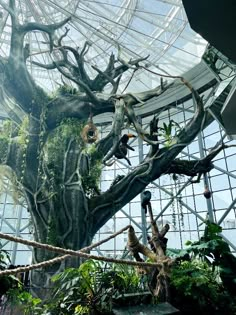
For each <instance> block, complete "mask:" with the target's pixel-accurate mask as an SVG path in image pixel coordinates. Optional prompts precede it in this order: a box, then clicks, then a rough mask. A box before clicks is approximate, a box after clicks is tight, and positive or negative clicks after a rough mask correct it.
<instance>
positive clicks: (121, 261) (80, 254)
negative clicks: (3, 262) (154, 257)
mask: <svg viewBox="0 0 236 315" xmlns="http://www.w3.org/2000/svg"><path fill="white" fill-rule="evenodd" d="M129 227H130V225H128V226H126V227H124V228H123V229H121V230H120V231H118V232H116V233H114V234H113V235H111V236H109V237H107V238H106V239H104V240H101V241H99V242H97V243H94V244H92V245H90V246H87V247H84V248H83V249H81V250H80V251H74V250H71V249H63V248H60V247H56V246H52V245H48V244H42V243H38V242H35V241H30V240H23V239H21V238H19V237H15V236H11V235H8V234H4V233H0V238H3V239H7V240H9V241H13V242H18V243H21V244H24V245H29V246H33V247H37V248H42V249H46V250H49V251H53V252H56V253H59V254H66V255H64V256H61V257H56V258H53V259H50V260H48V261H44V262H41V263H37V264H33V265H30V266H26V267H19V268H15V269H8V270H3V271H0V276H3V275H12V274H17V273H19V272H26V271H30V270H33V269H39V268H43V267H48V266H50V265H52V264H55V263H58V262H61V261H62V260H64V259H66V258H69V257H71V256H78V257H83V258H86V259H94V260H99V261H105V262H111V263H119V264H125V265H133V266H144V267H157V266H160V265H161V266H162V264H163V261H162V260H160V261H159V262H158V261H157V262H156V263H145V262H136V261H130V260H126V259H116V258H108V257H102V256H97V255H91V254H86V253H85V252H86V251H89V250H91V249H93V248H95V247H97V246H99V245H101V244H103V243H105V242H107V241H109V240H110V239H112V238H114V237H116V236H117V235H119V234H121V233H123V232H124V231H125V230H127V229H128V228H129Z"/></svg>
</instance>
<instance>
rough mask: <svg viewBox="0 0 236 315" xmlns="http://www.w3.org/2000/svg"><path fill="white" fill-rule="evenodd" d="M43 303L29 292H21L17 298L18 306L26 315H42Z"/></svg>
mask: <svg viewBox="0 0 236 315" xmlns="http://www.w3.org/2000/svg"><path fill="white" fill-rule="evenodd" d="M41 303H42V301H41V300H40V299H39V298H34V297H33V296H32V295H31V294H30V293H29V292H26V291H23V292H20V293H19V295H18V296H17V301H16V305H18V306H20V308H22V309H23V311H24V315H41V314H42V304H41Z"/></svg>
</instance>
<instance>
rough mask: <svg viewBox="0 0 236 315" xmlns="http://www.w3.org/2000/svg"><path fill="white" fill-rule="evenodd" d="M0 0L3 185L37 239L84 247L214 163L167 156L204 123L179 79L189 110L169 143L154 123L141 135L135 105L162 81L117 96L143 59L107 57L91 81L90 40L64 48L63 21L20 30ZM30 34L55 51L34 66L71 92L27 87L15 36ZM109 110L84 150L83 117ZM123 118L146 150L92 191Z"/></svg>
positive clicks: (38, 278)
mask: <svg viewBox="0 0 236 315" xmlns="http://www.w3.org/2000/svg"><path fill="white" fill-rule="evenodd" d="M0 4H1V5H2V7H3V8H4V9H5V10H7V12H8V13H9V15H10V17H11V24H12V25H11V28H12V32H11V47H10V52H9V56H8V57H7V58H1V59H0V73H1V88H0V92H1V93H0V97H1V104H2V106H3V107H4V108H5V109H6V111H7V113H8V115H9V119H10V120H11V121H12V122H13V123H12V124H11V126H10V127H9V126H8V128H7V129H6V130H5V131H4V132H5V133H7V140H6V137H4V134H2V136H1V147H0V149H1V152H0V154H1V156H0V162H1V164H2V165H3V166H2V169H1V170H2V172H3V173H4V174H5V175H7V176H8V178H10V179H11V181H12V183H13V185H14V187H15V189H17V190H18V191H21V192H23V194H24V197H25V200H26V203H27V206H28V210H29V212H30V214H31V217H32V222H33V226H34V238H35V240H36V241H38V242H41V243H51V244H54V245H57V246H60V247H63V248H71V249H74V250H78V249H80V248H82V247H84V246H86V245H88V244H89V243H90V242H91V240H92V239H93V237H94V235H95V234H96V232H97V231H98V230H99V229H100V228H101V227H102V226H103V225H104V224H105V223H106V222H107V221H108V220H109V219H110V218H111V217H112V216H113V215H114V214H115V213H116V212H117V211H118V210H119V209H121V208H122V207H123V206H124V205H125V204H127V203H128V202H129V201H131V200H132V199H133V198H134V197H135V196H137V195H138V194H140V193H141V192H142V191H143V190H144V189H145V187H146V186H147V185H148V184H149V183H150V182H152V181H154V180H155V179H157V178H159V177H160V176H161V175H163V174H166V173H176V174H186V175H188V176H195V175H197V174H198V173H200V174H202V173H205V172H207V171H209V170H210V169H211V168H212V167H213V166H212V163H211V160H212V158H213V157H214V155H215V154H216V153H217V152H218V151H217V150H218V148H217V150H215V151H213V152H212V153H211V156H210V157H208V160H207V159H203V160H201V161H200V162H194V161H187V160H180V159H176V157H177V156H178V154H179V153H180V152H181V151H182V150H183V148H184V147H186V146H187V145H188V144H189V143H191V142H192V141H193V140H194V138H195V137H196V136H197V134H198V133H199V131H200V130H201V127H202V121H203V118H204V107H203V103H202V99H201V98H200V96H199V94H198V92H197V91H196V90H195V89H194V88H192V87H191V86H190V85H189V84H188V83H186V82H183V84H187V86H188V88H189V89H190V90H191V93H192V97H193V100H194V102H195V104H196V106H195V108H196V110H195V114H194V115H193V117H192V119H191V120H190V121H189V122H188V123H187V124H186V126H184V127H183V128H182V129H180V130H178V132H177V133H176V134H175V136H174V137H172V138H170V137H169V138H168V139H165V137H163V138H161V139H160V140H158V130H159V129H158V119H156V118H155V119H153V120H152V122H151V125H150V132H147V131H144V130H143V129H142V127H141V126H140V124H139V122H138V119H137V118H136V115H135V108H136V106H140V103H141V104H142V103H145V102H146V101H148V100H149V99H151V98H153V97H157V96H158V95H160V94H162V93H163V92H165V91H166V90H167V89H168V88H170V86H171V84H161V86H159V87H157V88H155V89H152V90H148V91H144V92H140V93H127V94H121V95H119V94H117V90H118V87H119V82H120V78H121V76H122V74H123V73H124V72H126V71H127V70H129V69H133V70H134V71H136V70H137V69H139V68H140V67H142V62H143V61H144V60H145V58H143V59H137V60H130V61H129V62H125V61H123V60H122V59H121V58H118V60H117V59H116V58H115V56H114V55H111V56H110V59H109V60H108V65H107V68H106V69H105V70H101V69H98V68H97V67H95V66H94V67H93V69H94V71H95V72H96V73H97V74H96V76H95V77H94V78H91V77H89V75H88V73H87V71H86V66H85V63H86V61H85V55H86V53H87V51H88V49H89V47H90V44H89V43H87V42H86V43H85V44H84V46H83V48H82V49H80V50H79V49H77V48H73V47H69V46H66V45H63V39H64V37H65V36H66V35H67V33H68V29H66V31H65V33H64V34H63V36H61V37H60V38H58V39H57V40H55V38H56V37H55V32H56V31H57V30H58V29H59V28H62V27H63V26H64V25H66V23H67V22H68V21H69V18H68V19H66V20H64V21H62V22H60V23H57V24H52V25H41V24H39V23H32V22H29V23H26V24H20V23H19V21H18V17H17V15H16V14H15V12H16V11H15V1H14V0H10V1H9V6H6V5H5V4H4V3H2V2H0ZM32 31H40V32H43V33H44V34H46V35H47V36H48V46H49V49H50V51H51V53H52V60H53V51H54V50H55V49H56V50H57V51H58V52H59V54H60V59H58V58H57V59H55V60H54V61H53V62H52V63H51V64H39V63H37V62H34V63H35V64H36V65H37V66H41V67H43V68H45V69H47V70H51V69H55V70H57V71H59V72H60V73H61V75H62V76H63V77H64V78H66V79H65V80H66V81H67V82H68V80H69V81H70V82H71V83H72V85H73V86H74V88H69V87H68V86H67V85H66V84H65V85H63V86H61V87H60V88H59V89H58V91H57V93H54V94H51V95H48V94H47V93H46V92H45V91H44V90H43V89H42V88H41V87H40V86H38V85H37V84H36V83H35V81H34V79H33V78H32V76H31V74H30V73H29V71H28V68H27V65H26V61H27V58H28V57H29V54H30V47H29V45H28V44H25V40H24V39H25V36H26V34H27V33H29V32H32ZM118 55H119V54H118ZM65 80H62V82H65ZM107 86H111V91H110V94H108V93H107V92H106V93H104V92H103V91H104V88H105V87H107ZM106 91H107V90H106ZM156 101H157V102H158V98H156ZM108 112H110V113H113V115H114V119H113V124H112V128H111V131H110V132H109V134H108V135H107V136H106V137H104V138H103V139H100V140H97V141H96V142H95V143H94V144H93V145H87V144H86V142H84V141H83V138H82V137H81V130H82V129H83V127H84V124H85V123H86V121H87V120H88V118H89V116H90V115H91V114H92V115H93V117H95V116H96V115H99V114H102V113H108ZM125 122H128V123H129V124H131V125H132V126H133V127H134V128H135V129H136V132H137V136H139V137H141V138H142V139H143V140H144V141H146V142H147V143H148V144H149V145H150V151H149V153H148V154H147V155H146V156H145V158H144V160H143V161H142V162H141V163H140V164H139V165H138V166H136V167H133V168H132V170H131V171H130V172H129V173H128V175H127V176H125V177H123V178H119V180H116V181H115V182H114V183H113V185H112V186H111V187H110V188H109V189H108V190H107V191H103V192H100V191H99V190H98V189H97V187H96V184H97V183H96V181H97V180H98V177H99V171H100V168H101V165H102V164H107V163H108V164H109V163H110V162H109V161H110V160H111V158H113V156H114V154H115V152H116V151H117V148H118V146H119V144H120V142H119V140H120V137H121V134H122V128H123V127H124V123H125ZM4 132H3V133H4ZM162 133H163V132H162ZM165 141H167V142H168V143H165ZM220 148H222V147H220ZM51 257H52V254H51V253H49V252H46V251H44V250H41V249H34V250H33V261H34V262H41V261H44V260H47V259H49V258H51ZM77 263H78V262H77V261H76V260H75V259H73V260H70V261H69V260H67V261H66V264H65V265H69V266H72V265H75V264H77ZM65 265H54V266H52V267H51V268H48V269H47V270H45V272H43V273H40V272H39V273H38V272H37V271H35V272H33V273H32V281H33V285H35V286H36V287H37V286H39V287H42V286H43V285H46V284H47V283H48V280H49V278H50V276H51V274H52V273H53V272H57V271H58V270H61V269H62V268H63V267H64V266H65Z"/></svg>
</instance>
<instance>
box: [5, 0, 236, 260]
mask: <svg viewBox="0 0 236 315" xmlns="http://www.w3.org/2000/svg"><path fill="white" fill-rule="evenodd" d="M1 3H8V0H0V9H1ZM16 3H17V10H18V16H19V17H20V19H21V21H22V22H23V21H25V20H28V21H36V22H40V23H48V24H49V23H53V22H58V21H59V20H62V19H63V18H65V17H67V16H72V20H71V22H70V25H69V28H70V32H69V36H68V38H66V39H65V40H66V44H67V45H72V46H73V47H78V46H80V47H81V46H83V43H84V42H85V40H89V41H91V42H92V47H91V50H90V51H89V53H88V55H87V62H88V65H96V64H99V66H101V67H103V66H104V65H105V64H106V62H107V58H108V57H109V55H110V54H111V52H112V51H113V52H117V51H118V47H120V50H121V54H122V57H123V58H124V59H125V58H130V57H133V58H134V57H135V58H136V57H140V56H141V57H144V56H146V55H147V54H150V57H149V60H150V61H149V64H148V65H147V66H148V67H149V69H151V70H154V71H158V72H161V73H170V74H172V75H181V74H183V73H185V72H186V71H188V70H189V69H190V68H193V66H194V65H196V64H197V63H198V62H199V61H200V59H201V55H202V52H203V50H204V49H205V46H206V42H205V41H204V40H203V39H201V37H200V36H199V35H197V34H195V33H194V32H193V31H191V29H190V27H189V25H188V22H187V18H186V14H185V12H184V10H183V7H182V3H181V1H180V0H149V1H144V0H142V1H138V0H128V1H127V0H116V1H115V0H114V1H110V0H109V1H107V0H77V1H75V0H66V1H63V5H62V2H61V1H58V0H16ZM1 11H2V17H1V19H0V55H2V56H6V55H7V54H8V51H9V45H10V19H9V15H8V14H7V13H6V12H5V11H4V10H1ZM63 32H64V30H63V29H62V30H60V31H59V32H58V34H57V36H58V37H59V36H60V35H62V33H63ZM26 40H27V41H28V42H29V44H30V49H31V52H30V54H31V56H30V58H29V70H30V72H31V74H32V75H33V77H34V78H36V81H37V82H38V83H39V84H41V85H42V86H43V87H44V88H48V89H49V90H52V89H53V88H54V87H55V86H56V82H60V77H59V75H58V74H57V73H56V72H55V71H52V72H47V71H46V70H43V69H39V68H38V67H36V66H34V65H32V64H31V63H30V61H32V60H35V61H38V62H42V63H50V62H51V59H52V58H54V57H55V58H56V57H57V55H56V52H54V53H53V54H52V55H50V54H49V49H48V47H47V45H45V44H44V43H43V42H45V41H47V38H46V37H45V35H44V34H41V33H37V32H33V33H31V34H29V35H28V37H27V38H26ZM214 53H215V54H217V55H218V61H217V64H216V68H217V73H216V72H215V69H214V70H213V69H212V67H211V65H208V66H207V67H206V66H205V68H207V71H208V73H207V72H206V71H205V70H204V71H203V70H202V69H203V68H201V69H200V68H199V67H198V68H199V69H200V70H199V71H198V72H199V73H198V74H197V75H196V73H197V69H198V68H196V72H194V74H195V78H193V81H194V80H195V81H194V86H196V87H197V88H201V85H200V83H201V82H202V80H204V79H205V80H206V82H205V84H207V83H209V82H208V81H207V80H208V77H209V81H210V80H211V79H212V78H214V79H215V80H216V81H217V82H218V84H215V83H214V84H211V87H210V88H209V89H208V90H207V91H205V92H204V93H206V98H205V103H206V104H205V108H206V109H207V110H208V111H209V112H210V113H211V114H212V115H213V116H214V118H216V119H218V118H219V117H217V114H216V113H215V112H214V111H213V108H211V104H212V102H213V101H214V99H215V97H216V96H217V95H218V94H220V93H221V85H222V84H224V83H225V82H228V80H229V79H230V78H231V77H232V76H235V70H236V69H235V65H234V66H233V65H232V64H231V63H230V61H229V60H228V59H227V58H225V57H224V56H222V54H220V53H219V52H217V51H214ZM205 68H204V69H205ZM210 74H211V75H210ZM91 75H93V73H92V70H91ZM208 75H209V76H208ZM203 77H204V78H203ZM129 78H130V73H128V74H127V75H126V76H124V78H123V81H122V83H123V85H122V84H121V90H122V89H123V88H124V86H125V85H126V82H127V80H129ZM191 82H192V81H191ZM157 84H159V77H158V76H155V75H153V74H150V72H144V71H140V72H137V73H136V74H135V77H134V79H133V80H132V82H131V84H130V85H129V89H130V91H137V90H138V91H140V90H144V89H146V88H150V87H152V86H156V85H157ZM179 90H180V92H178V91H177V90H175V91H172V94H170V95H169V97H168V100H169V103H171V104H172V107H170V109H169V110H168V111H165V112H163V113H162V114H161V115H160V121H161V122H164V121H165V122H168V121H169V120H170V119H174V120H176V121H178V123H179V124H185V123H186V121H188V120H189V119H190V117H191V116H192V114H193V112H194V111H193V107H192V104H190V103H189V101H188V99H187V98H186V94H185V92H184V91H183V90H182V88H180V89H179ZM182 98H184V100H182ZM165 101H166V100H165ZM173 103H174V104H175V106H174V107H173ZM164 105H165V104H164V101H163V100H161V101H160V105H159V106H160V107H161V106H164ZM145 106H146V104H145ZM145 106H144V107H143V108H142V110H141V111H140V117H142V118H141V119H142V124H143V128H144V129H145V128H147V127H148V123H149V121H150V119H151V113H152V110H153V112H154V111H155V110H158V108H153V106H154V105H153V103H152V102H150V104H149V105H148V106H147V107H145ZM146 110H147V111H146ZM142 111H143V112H142ZM145 111H146V112H145ZM147 112H148V114H147ZM0 116H1V115H0ZM3 117H4V115H3ZM103 122H105V119H104V121H103ZM101 123H102V122H101ZM109 128H110V124H109V121H108V124H107V125H106V126H105V125H102V126H101V134H102V135H106V134H107V133H108V132H109ZM221 139H225V134H224V130H223V129H222V125H221V121H220V120H219V119H218V122H216V121H215V122H214V123H213V124H211V125H210V126H209V127H208V128H206V129H205V130H204V131H202V132H201V133H200V134H199V135H198V138H197V139H196V141H194V142H193V143H192V144H191V145H190V146H189V147H187V148H186V149H185V150H184V151H183V152H182V153H181V156H182V157H185V158H186V157H188V158H189V159H199V158H202V157H204V155H205V154H206V151H207V150H208V149H209V148H210V147H212V146H213V145H214V144H215V142H216V141H218V140H221ZM215 140H216V141H215ZM132 146H133V147H135V152H134V153H132V152H131V155H130V156H129V158H130V160H131V163H132V165H136V164H138V163H139V162H140V161H141V160H142V158H143V156H144V155H145V153H146V151H147V149H148V148H147V146H146V144H144V143H142V141H141V140H140V139H138V140H136V141H134V142H133V143H132ZM235 155H236V152H235V150H233V149H232V150H230V149H229V150H228V151H227V152H223V153H222V154H221V155H219V156H218V157H217V158H216V159H215V169H214V170H213V171H212V172H211V173H210V174H208V175H206V176H204V178H203V180H202V181H201V182H200V183H199V184H195V185H192V184H191V183H190V180H189V179H188V178H184V177H179V178H178V179H177V180H175V181H174V180H173V178H171V177H170V176H169V175H165V176H162V177H161V178H160V179H158V180H157V181H155V182H153V183H152V184H150V185H149V187H147V189H149V190H151V192H152V195H153V198H152V203H153V209H154V214H155V216H156V220H157V223H158V224H160V225H161V224H164V223H167V222H168V223H169V224H170V225H171V231H170V232H169V246H171V247H183V246H184V243H185V241H186V240H188V239H192V240H194V239H197V238H199V236H200V235H201V233H202V231H203V229H204V224H203V222H204V220H205V219H206V217H207V216H209V218H210V220H212V221H214V222H217V223H219V224H221V225H222V226H223V228H224V232H223V237H224V238H225V239H226V240H227V241H228V243H229V244H230V246H231V248H232V249H233V250H234V251H236V243H235V239H236V238H235V234H236V207H235V204H236V168H235V166H234V164H235V163H234V159H235ZM129 169H130V167H129V166H128V165H126V164H125V163H123V162H122V161H117V162H116V163H115V164H114V165H113V167H112V168H104V172H103V175H102V180H101V189H102V190H105V189H107V188H108V187H109V186H110V184H111V182H112V180H113V179H114V178H115V177H116V176H117V175H118V174H121V175H125V174H127V173H128V172H129ZM205 185H207V186H209V187H210V189H211V191H212V192H213V196H212V198H211V199H210V200H205V199H204V197H203V195H202V191H203V189H204V186H205ZM0 203H1V207H0V230H1V231H2V232H4V233H9V234H14V235H16V236H20V237H23V238H31V237H32V235H31V224H30V220H29V214H28V212H27V209H26V208H24V207H22V206H19V205H17V206H15V205H14V204H13V201H12V199H11V198H10V195H9V194H8V193H6V194H5V195H2V197H1V201H0ZM129 223H131V224H132V225H134V227H135V229H136V230H137V234H139V237H140V238H143V240H144V242H146V239H147V233H148V231H149V228H150V226H149V222H148V221H147V219H146V217H145V214H144V211H143V209H141V205H140V196H138V197H137V198H135V199H134V200H133V201H132V202H131V203H130V204H128V205H126V206H125V207H124V208H123V209H121V210H120V211H119V212H118V213H117V214H116V215H115V216H114V218H112V219H111V220H110V221H109V222H107V224H106V225H105V226H104V227H103V228H102V229H101V230H100V231H99V232H98V234H97V236H96V239H100V238H104V237H105V235H106V234H109V233H113V232H115V231H116V230H118V229H120V227H122V226H125V225H127V224H129ZM125 244H126V235H125V234H124V235H121V236H119V237H118V238H117V239H116V240H112V241H110V242H109V243H106V244H105V245H103V246H101V247H100V248H97V249H96V250H97V252H98V253H99V254H105V255H112V256H113V255H116V256H117V255H122V252H123V250H124V247H125ZM2 245H3V246H4V248H5V249H7V250H9V252H10V253H11V262H12V263H13V264H27V263H28V262H29V261H30V257H29V256H30V248H28V247H26V246H23V245H17V244H12V243H11V242H2ZM22 253H24V255H22Z"/></svg>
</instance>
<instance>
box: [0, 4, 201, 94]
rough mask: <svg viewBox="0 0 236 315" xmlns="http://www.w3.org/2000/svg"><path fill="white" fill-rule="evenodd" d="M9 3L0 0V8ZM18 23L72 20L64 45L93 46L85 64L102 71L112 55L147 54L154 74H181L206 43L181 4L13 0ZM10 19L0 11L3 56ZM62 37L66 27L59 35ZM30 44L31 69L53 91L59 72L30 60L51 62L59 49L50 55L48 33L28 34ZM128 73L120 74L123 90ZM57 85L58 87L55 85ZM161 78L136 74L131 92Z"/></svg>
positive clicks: (0, 51)
mask: <svg viewBox="0 0 236 315" xmlns="http://www.w3.org/2000/svg"><path fill="white" fill-rule="evenodd" d="M1 3H2V6H3V5H4V4H8V0H1V1H0V4H1ZM16 7H17V10H18V12H17V15H18V17H19V19H20V21H21V22H22V23H23V22H24V21H30V22H38V23H43V24H51V23H55V22H59V21H61V20H63V19H65V18H66V17H69V16H71V21H70V22H69V23H68V25H67V27H68V28H69V29H70V30H69V32H68V34H67V36H66V37H64V38H63V43H64V44H66V45H71V46H72V47H74V48H78V49H81V48H82V47H83V45H84V43H85V42H86V41H88V42H89V43H90V44H91V47H90V49H89V52H88V54H87V55H86V57H87V60H86V61H87V63H88V71H91V76H93V75H94V73H93V71H94V70H92V69H91V68H90V67H89V65H96V66H99V67H101V68H102V67H105V65H106V64H107V62H108V58H109V56H110V54H111V53H112V52H113V53H114V54H118V53H119V54H120V56H121V57H122V58H123V59H124V60H129V59H130V58H133V59H135V58H140V57H146V56H147V55H149V58H148V60H147V62H146V66H147V67H148V68H149V69H151V70H152V71H155V72H158V73H168V74H171V75H180V74H183V73H185V72H186V71H187V70H189V69H190V68H192V67H193V66H194V65H195V64H196V63H198V62H199V61H200V58H201V55H202V53H203V51H204V49H205V45H206V42H205V41H204V40H203V39H202V38H201V37H200V36H199V35H197V34H196V33H194V32H193V31H192V30H191V29H190V27H189V24H188V21H187V17H186V14H185V11H184V8H183V6H182V2H181V0H149V1H144V0H141V1H140V0H64V1H59V0H16ZM10 24H11V21H10V18H9V16H8V13H7V12H6V11H5V10H4V9H2V10H1V19H0V54H1V55H2V56H4V55H7V54H8V51H9V45H10V31H11V25H10ZM63 33H65V27H63V28H62V29H60V30H59V31H58V33H57V36H58V38H59V37H60V36H61V35H62V34H63ZM25 41H26V43H29V45H30V58H29V59H28V60H29V62H28V65H29V69H30V71H31V72H32V75H33V76H34V78H36V80H37V81H38V82H39V83H40V84H41V85H42V86H43V87H44V88H46V89H48V90H52V89H53V88H54V87H55V86H56V84H57V83H58V82H59V81H58V80H60V76H59V74H57V71H50V72H49V73H47V71H46V70H44V69H42V68H39V67H37V66H35V65H32V64H31V61H32V60H34V61H37V62H41V63H44V64H45V63H51V62H52V59H55V58H58V51H54V52H53V53H52V54H50V53H49V47H48V38H47V35H46V34H44V33H40V32H31V33H29V34H27V36H26V38H25ZM131 74H132V73H131V71H130V73H127V74H126V75H125V76H123V81H122V82H123V87H124V86H125V85H126V81H128V80H129V78H130V75H131ZM56 82H57V83H56ZM158 83H159V77H158V76H157V75H155V74H153V73H151V72H147V71H144V70H143V71H137V72H136V73H135V76H134V79H133V80H132V82H131V84H130V86H129V89H130V90H132V91H134V90H140V89H141V90H145V89H150V88H152V87H154V86H156V85H157V84H158ZM121 89H122V85H121Z"/></svg>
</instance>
